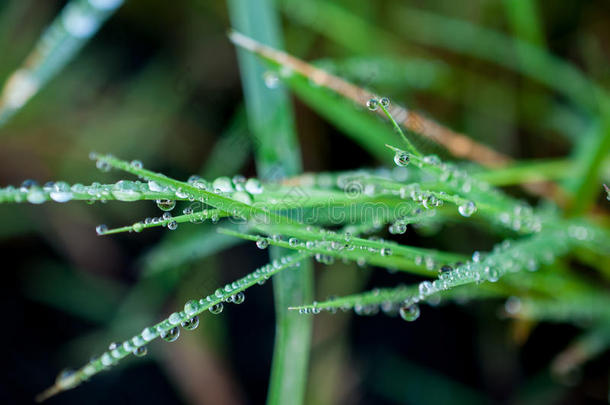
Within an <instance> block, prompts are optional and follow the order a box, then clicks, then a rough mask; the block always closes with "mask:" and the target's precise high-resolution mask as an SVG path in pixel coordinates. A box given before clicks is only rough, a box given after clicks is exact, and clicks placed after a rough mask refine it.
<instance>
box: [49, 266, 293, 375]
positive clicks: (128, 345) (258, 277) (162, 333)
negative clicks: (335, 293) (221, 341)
mask: <svg viewBox="0 0 610 405" xmlns="http://www.w3.org/2000/svg"><path fill="white" fill-rule="evenodd" d="M299 266H300V259H299V258H295V257H293V256H284V257H282V258H281V259H279V260H274V261H273V262H272V263H270V264H267V265H265V266H263V267H261V268H259V269H257V270H255V271H254V272H252V273H250V274H248V275H246V276H245V277H242V278H241V279H239V280H237V281H234V282H232V283H230V284H227V285H225V286H224V287H222V288H218V289H217V290H216V291H215V292H214V294H211V295H209V296H207V297H205V298H202V299H200V300H190V301H188V302H187V303H186V304H185V305H184V310H183V311H181V312H174V313H172V314H171V315H170V316H169V317H168V318H167V319H166V320H165V321H163V322H161V323H159V324H158V325H156V326H154V327H147V328H145V329H144V330H143V331H142V332H141V334H139V335H136V336H134V337H133V338H132V339H130V340H127V341H125V342H123V343H111V344H110V346H109V347H108V351H106V352H104V353H103V354H102V355H101V356H100V357H99V359H98V358H92V359H91V360H90V361H89V363H88V364H87V365H86V366H85V367H84V368H83V373H84V375H85V377H89V376H91V375H93V374H95V373H97V372H98V370H99V369H98V366H97V364H98V361H99V363H101V365H102V368H108V367H111V366H113V365H115V364H116V362H118V361H119V360H120V359H121V358H123V357H125V356H127V355H128V354H133V355H134V356H138V357H142V356H145V355H146V354H147V353H148V348H147V346H146V345H147V343H148V342H150V341H152V340H154V339H155V338H156V337H157V336H159V337H160V338H161V339H163V340H164V341H166V342H175V341H176V340H177V339H178V338H179V337H180V327H182V328H183V329H185V330H189V331H192V330H195V329H196V328H197V327H198V326H199V316H198V314H199V313H200V312H201V311H202V309H204V308H206V307H207V308H208V311H209V312H210V313H212V314H215V315H217V314H220V313H221V312H222V311H223V309H224V303H223V301H224V302H225V303H233V304H237V305H239V304H242V303H243V302H244V301H245V299H246V295H245V293H244V292H243V291H242V290H243V289H245V288H247V287H248V286H250V285H252V284H254V283H257V284H259V285H262V284H264V283H265V281H266V280H268V279H269V278H270V277H271V275H272V274H274V273H275V272H277V271H279V270H282V269H284V268H288V267H299ZM73 373H74V371H72V370H69V371H68V372H67V371H64V372H62V373H60V375H59V376H58V379H60V378H62V379H65V378H69V376H70V375H71V374H73Z"/></svg>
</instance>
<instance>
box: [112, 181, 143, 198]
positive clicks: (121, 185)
mask: <svg viewBox="0 0 610 405" xmlns="http://www.w3.org/2000/svg"><path fill="white" fill-rule="evenodd" d="M112 195H113V196H114V197H115V198H116V199H117V200H119V201H136V200H138V199H139V198H140V196H141V195H142V193H140V191H139V187H138V185H137V184H136V183H134V182H133V181H128V180H121V181H119V182H118V183H116V184H115V185H114V186H113V187H112Z"/></svg>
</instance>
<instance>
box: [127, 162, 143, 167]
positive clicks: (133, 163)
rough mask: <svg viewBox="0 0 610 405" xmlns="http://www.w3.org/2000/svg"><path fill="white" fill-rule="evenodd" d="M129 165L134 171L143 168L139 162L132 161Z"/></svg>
mask: <svg viewBox="0 0 610 405" xmlns="http://www.w3.org/2000/svg"><path fill="white" fill-rule="evenodd" d="M129 165H130V166H131V167H133V168H134V169H141V168H142V167H143V165H142V162H141V161H139V160H132V161H131V163H129Z"/></svg>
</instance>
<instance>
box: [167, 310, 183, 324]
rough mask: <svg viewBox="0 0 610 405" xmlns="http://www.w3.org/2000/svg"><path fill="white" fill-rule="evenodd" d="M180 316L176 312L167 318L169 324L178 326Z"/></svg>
mask: <svg viewBox="0 0 610 405" xmlns="http://www.w3.org/2000/svg"><path fill="white" fill-rule="evenodd" d="M180 318H181V316H180V314H179V313H178V312H174V313H173V314H171V315H170V316H169V323H170V324H172V325H178V324H179V323H180V320H181V319H180Z"/></svg>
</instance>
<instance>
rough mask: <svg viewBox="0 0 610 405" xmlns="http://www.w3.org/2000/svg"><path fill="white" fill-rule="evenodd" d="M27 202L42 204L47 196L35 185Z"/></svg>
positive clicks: (29, 191) (29, 193)
mask: <svg viewBox="0 0 610 405" xmlns="http://www.w3.org/2000/svg"><path fill="white" fill-rule="evenodd" d="M26 198H27V200H28V202H29V203H32V204H42V203H43V202H44V201H45V199H46V198H45V194H44V192H43V191H42V189H41V188H40V187H38V186H37V185H33V186H31V187H30V188H29V190H28V195H27V197H26Z"/></svg>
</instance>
